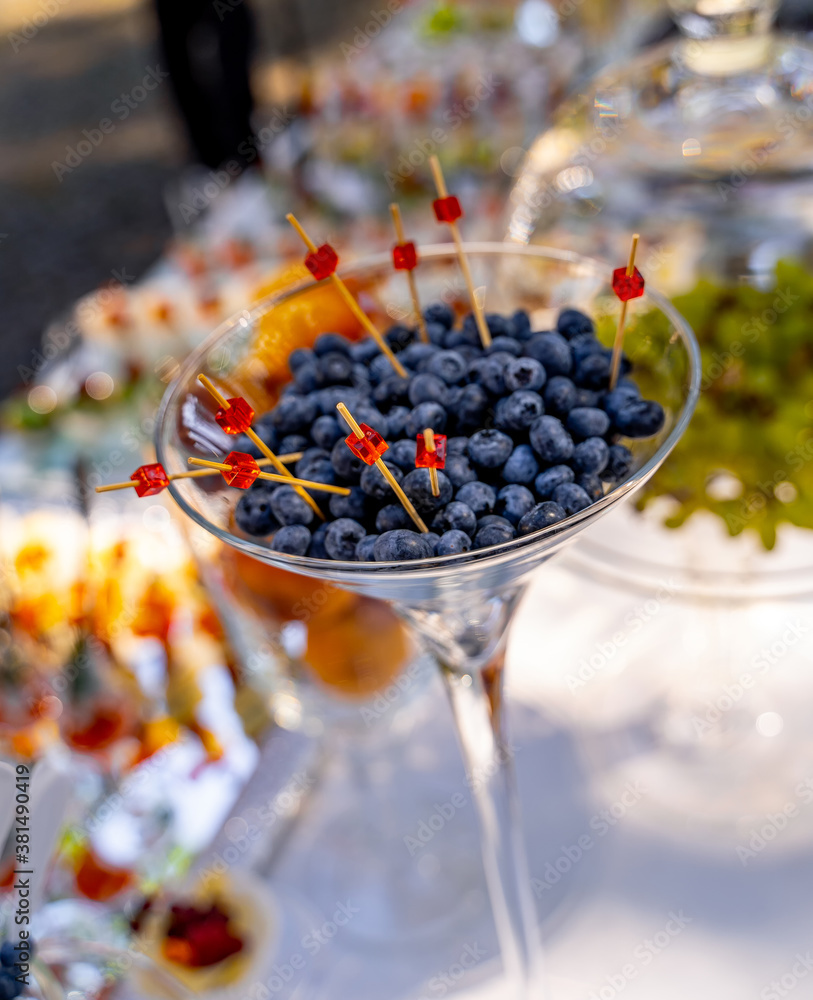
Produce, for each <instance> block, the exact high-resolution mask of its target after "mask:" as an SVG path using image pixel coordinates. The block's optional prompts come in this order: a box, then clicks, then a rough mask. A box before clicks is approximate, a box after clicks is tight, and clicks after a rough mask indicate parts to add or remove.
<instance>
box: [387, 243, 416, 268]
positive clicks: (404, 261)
mask: <svg viewBox="0 0 813 1000" xmlns="http://www.w3.org/2000/svg"><path fill="white" fill-rule="evenodd" d="M392 263H393V266H394V267H395V270H396V271H414V270H415V268H416V267H417V266H418V251H417V250H416V249H415V244H414V243H398V244H396V245H395V246H394V247H393V248H392Z"/></svg>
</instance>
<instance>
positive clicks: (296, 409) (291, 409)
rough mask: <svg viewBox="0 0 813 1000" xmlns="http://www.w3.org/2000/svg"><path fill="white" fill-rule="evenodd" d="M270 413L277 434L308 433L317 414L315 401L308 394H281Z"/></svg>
mask: <svg viewBox="0 0 813 1000" xmlns="http://www.w3.org/2000/svg"><path fill="white" fill-rule="evenodd" d="M272 413H273V418H272V419H273V421H274V426H275V427H276V429H277V432H278V433H279V434H299V433H310V429H311V424H312V423H313V422H314V420H316V417H317V416H318V411H317V409H316V403H315V402H314V400H313V399H312V398H311V397H310V396H283V397H282V399H281V400H280V401H279V402H278V403H277V405H276V406H275V407H274V409H273V410H272Z"/></svg>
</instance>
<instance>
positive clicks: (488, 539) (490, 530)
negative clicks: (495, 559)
mask: <svg viewBox="0 0 813 1000" xmlns="http://www.w3.org/2000/svg"><path fill="white" fill-rule="evenodd" d="M483 520H485V518H484V519H483ZM515 535H516V530H515V529H514V526H513V524H511V522H510V521H506V519H505V518H504V517H498V518H495V519H494V520H490V522H489V523H487V524H483V522H482V521H481V522H479V523H478V525H477V533H476V534H475V536H474V547H475V548H476V549H484V548H486V547H487V546H489V545H501V544H502V543H503V542H510V541H511V539H512V538H514V536H515Z"/></svg>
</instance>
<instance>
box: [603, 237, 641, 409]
mask: <svg viewBox="0 0 813 1000" xmlns="http://www.w3.org/2000/svg"><path fill="white" fill-rule="evenodd" d="M639 238H640V237H639V235H638V233H634V234H633V237H632V244H631V246H630V256H629V260H628V261H627V266H626V267H625V268H624V267H617V268H616V269H615V270H614V271H613V291H614V292H615V294H616V295H617V296H618V298H619V299H620V300H621V313H620V315H619V317H618V326H617V327H616V331H615V340H614V341H613V357H612V361H611V363H610V388H611V389H614V388H615V386H616V383H617V382H618V371H619V367H620V365H621V351H622V349H623V347H624V326H625V324H626V322H627V303H628V302H629V300H630V299H637V298H638V297H639V296H641V295H643V294H644V278H643V275H642V274H641V272H640V271H639V270H638V268H637V267H636V266H635V254H636V252H637V250H638V240H639Z"/></svg>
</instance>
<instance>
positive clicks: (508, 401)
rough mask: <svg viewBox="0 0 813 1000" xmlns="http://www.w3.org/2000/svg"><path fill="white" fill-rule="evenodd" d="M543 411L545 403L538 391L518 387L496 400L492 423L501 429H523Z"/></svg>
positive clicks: (509, 430)
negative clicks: (508, 394) (515, 390)
mask: <svg viewBox="0 0 813 1000" xmlns="http://www.w3.org/2000/svg"><path fill="white" fill-rule="evenodd" d="M544 412H545V404H544V403H543V402H542V397H541V396H540V395H539V393H538V392H529V391H528V390H527V389H519V390H518V391H517V392H512V393H511V395H510V396H503V398H502V399H500V400H498V402H497V406H496V409H495V411H494V423H495V424H496V426H497V427H498V428H499V429H500V430H502V431H508V432H509V433H510V432H511V431H525V430H527V429H528V428H529V427H530V426H531V424H532V423H533V422H534V420H536V419H537V417H541V416H542V414H543V413H544Z"/></svg>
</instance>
